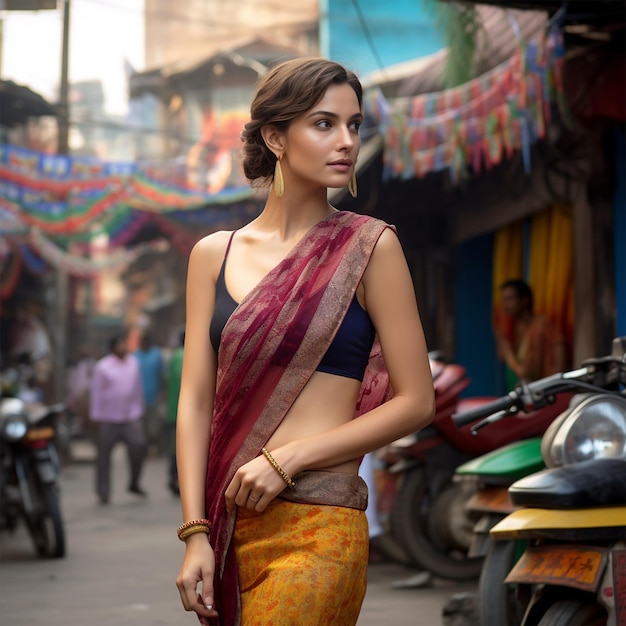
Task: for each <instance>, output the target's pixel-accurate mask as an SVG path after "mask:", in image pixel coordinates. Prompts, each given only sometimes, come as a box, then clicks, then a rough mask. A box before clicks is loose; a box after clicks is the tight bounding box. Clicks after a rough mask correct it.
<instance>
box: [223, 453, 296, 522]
mask: <svg viewBox="0 0 626 626" xmlns="http://www.w3.org/2000/svg"><path fill="white" fill-rule="evenodd" d="M286 486H287V485H286V484H285V481H284V480H283V479H282V478H281V477H280V476H279V475H278V473H277V472H276V470H275V469H274V468H273V467H272V466H271V465H270V463H269V462H268V460H267V459H266V458H265V457H264V456H263V455H262V454H261V455H259V456H258V457H256V458H255V459H252V461H249V462H248V463H246V464H245V465H242V466H241V467H240V468H239V469H238V470H237V472H236V473H235V475H234V476H233V479H232V480H231V481H230V485H228V487H227V489H226V492H225V493H224V497H225V498H226V508H227V509H228V511H229V512H232V511H233V509H234V508H235V505H237V506H239V507H241V508H244V509H248V510H249V511H257V512H259V513H262V512H263V511H265V509H266V508H267V505H268V504H269V503H270V502H271V501H272V500H273V499H274V498H275V497H276V496H277V495H278V494H279V493H280V492H281V491H283V489H285V487H286Z"/></svg>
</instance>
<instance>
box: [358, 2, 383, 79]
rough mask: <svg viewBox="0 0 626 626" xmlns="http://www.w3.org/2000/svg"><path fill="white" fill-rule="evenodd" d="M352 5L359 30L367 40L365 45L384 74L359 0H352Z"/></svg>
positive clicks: (381, 62)
mask: <svg viewBox="0 0 626 626" xmlns="http://www.w3.org/2000/svg"><path fill="white" fill-rule="evenodd" d="M352 5H353V6H354V9H355V11H356V13H357V16H358V18H359V23H360V25H361V30H362V31H363V34H364V35H365V40H366V42H367V45H368V47H369V49H370V51H371V53H372V55H373V56H374V60H375V61H376V65H378V69H379V70H380V71H381V72H382V73H383V75H384V74H385V65H384V63H383V61H382V59H381V58H380V54H378V49H377V48H376V44H375V43H374V38H373V37H372V33H371V32H370V29H369V27H368V25H367V21H366V19H365V15H364V14H363V10H362V9H361V5H360V4H359V0H352Z"/></svg>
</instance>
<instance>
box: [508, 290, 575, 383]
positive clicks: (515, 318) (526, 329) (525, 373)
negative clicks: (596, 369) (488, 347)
mask: <svg viewBox="0 0 626 626" xmlns="http://www.w3.org/2000/svg"><path fill="white" fill-rule="evenodd" d="M500 298H501V304H502V311H503V313H504V314H505V315H507V316H508V317H509V318H510V319H511V322H512V324H511V329H510V334H509V336H505V335H504V334H499V335H498V336H497V337H496V340H497V344H498V356H499V357H500V358H501V359H502V360H503V361H504V363H505V381H506V388H507V391H510V390H511V389H513V388H514V387H515V385H517V384H518V383H519V382H528V381H531V380H537V379H539V378H543V377H544V376H549V375H550V374H554V373H556V372H560V371H562V370H563V368H564V367H565V345H564V342H563V337H562V335H561V333H560V332H559V331H558V329H556V328H555V327H554V325H553V324H551V323H550V320H549V319H548V318H547V317H546V316H545V315H538V314H536V313H535V312H534V311H533V292H532V289H531V288H530V286H529V285H528V284H527V283H526V282H524V281H523V280H519V279H514V280H507V281H505V282H504V283H502V285H500Z"/></svg>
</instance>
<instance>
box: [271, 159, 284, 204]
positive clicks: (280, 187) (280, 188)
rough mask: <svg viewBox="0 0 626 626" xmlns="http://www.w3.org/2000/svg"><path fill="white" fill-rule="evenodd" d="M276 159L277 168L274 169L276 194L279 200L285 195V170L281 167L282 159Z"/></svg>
mask: <svg viewBox="0 0 626 626" xmlns="http://www.w3.org/2000/svg"><path fill="white" fill-rule="evenodd" d="M281 158H282V157H278V158H277V159H276V167H275V168H274V193H275V194H276V197H277V198H282V196H283V194H284V193H285V181H284V180H283V170H282V168H281V167H280V159H281Z"/></svg>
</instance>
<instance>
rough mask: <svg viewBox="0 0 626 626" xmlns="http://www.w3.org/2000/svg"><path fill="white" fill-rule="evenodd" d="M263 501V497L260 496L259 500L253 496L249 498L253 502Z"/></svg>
mask: <svg viewBox="0 0 626 626" xmlns="http://www.w3.org/2000/svg"><path fill="white" fill-rule="evenodd" d="M260 499H261V496H259V497H258V498H254V497H252V496H248V500H252V502H258V501H259V500H260Z"/></svg>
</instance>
